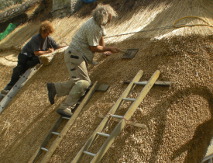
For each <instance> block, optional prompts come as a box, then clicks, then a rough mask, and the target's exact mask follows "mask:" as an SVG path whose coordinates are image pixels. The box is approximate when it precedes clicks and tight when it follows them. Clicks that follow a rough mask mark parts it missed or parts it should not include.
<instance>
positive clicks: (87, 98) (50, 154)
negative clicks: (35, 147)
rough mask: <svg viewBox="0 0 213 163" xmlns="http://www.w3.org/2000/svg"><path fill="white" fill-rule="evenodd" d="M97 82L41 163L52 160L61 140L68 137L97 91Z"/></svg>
mask: <svg viewBox="0 0 213 163" xmlns="http://www.w3.org/2000/svg"><path fill="white" fill-rule="evenodd" d="M97 83H98V82H97V81H96V82H95V83H94V84H93V86H92V88H91V89H90V90H89V92H88V93H87V94H86V96H85V97H84V99H83V101H82V102H81V103H80V105H79V106H78V108H77V109H76V111H75V112H74V114H73V115H72V116H71V118H70V120H69V121H68V122H67V124H66V126H65V127H64V128H63V129H62V131H61V133H60V135H59V136H58V137H57V138H56V139H55V140H54V142H53V143H52V146H51V147H50V149H49V151H48V152H47V153H46V155H45V156H44V158H43V159H42V160H41V163H46V162H48V160H49V159H50V158H51V156H52V154H53V153H54V151H55V150H56V148H57V147H58V145H59V144H60V142H61V140H62V139H63V138H64V136H65V135H66V133H67V131H68V130H69V128H70V127H71V126H72V124H73V123H74V121H75V120H76V118H77V117H78V115H79V113H80V112H81V110H82V109H83V107H84V106H85V105H86V104H87V102H88V101H89V99H90V98H91V96H92V95H93V93H94V92H95V89H96V88H97Z"/></svg>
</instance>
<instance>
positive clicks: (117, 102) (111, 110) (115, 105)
mask: <svg viewBox="0 0 213 163" xmlns="http://www.w3.org/2000/svg"><path fill="white" fill-rule="evenodd" d="M142 75H143V71H142V70H140V71H139V72H138V73H137V74H136V76H135V77H134V78H133V80H132V81H131V83H130V84H129V85H128V86H127V88H126V89H125V91H124V92H123V93H122V95H121V96H120V97H119V99H118V100H117V101H116V103H115V104H114V105H113V107H112V108H111V109H110V111H109V112H108V114H114V113H115V112H116V110H117V108H118V107H119V106H120V103H121V102H122V101H123V98H125V97H127V96H128V94H129V92H130V91H131V89H132V87H133V86H134V82H138V81H139V80H140V78H141V77H142ZM108 119H109V117H108V116H105V118H104V119H103V120H102V121H101V123H100V124H99V126H98V127H97V128H96V129H95V131H94V132H93V134H92V135H91V136H90V137H89V139H88V140H87V141H86V143H85V145H84V146H83V147H82V148H81V149H80V151H79V152H78V153H77V155H76V156H75V158H74V159H73V160H72V163H77V162H78V161H80V159H81V156H82V154H83V151H84V150H87V149H88V148H89V147H90V146H91V144H92V142H93V140H94V139H95V136H96V133H97V132H100V131H102V130H103V128H104V127H105V125H106V123H107V121H108Z"/></svg>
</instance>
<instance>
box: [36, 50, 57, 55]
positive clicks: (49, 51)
mask: <svg viewBox="0 0 213 163" xmlns="http://www.w3.org/2000/svg"><path fill="white" fill-rule="evenodd" d="M53 51H54V49H53V48H50V49H48V50H47V51H35V52H34V54H35V55H36V56H40V55H44V54H49V53H52V52H53Z"/></svg>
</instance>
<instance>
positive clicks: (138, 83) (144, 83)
mask: <svg viewBox="0 0 213 163" xmlns="http://www.w3.org/2000/svg"><path fill="white" fill-rule="evenodd" d="M147 83H148V82H147V81H141V82H134V84H136V85H146V84H147Z"/></svg>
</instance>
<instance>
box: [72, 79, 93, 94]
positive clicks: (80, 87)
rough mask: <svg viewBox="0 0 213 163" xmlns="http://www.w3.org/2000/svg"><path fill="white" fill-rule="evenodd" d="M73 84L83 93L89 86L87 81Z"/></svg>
mask: <svg viewBox="0 0 213 163" xmlns="http://www.w3.org/2000/svg"><path fill="white" fill-rule="evenodd" d="M75 84H76V86H77V87H78V88H79V89H82V90H83V91H85V90H86V89H87V88H88V87H89V86H90V82H89V81H87V80H79V81H77V82H76V83H75Z"/></svg>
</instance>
